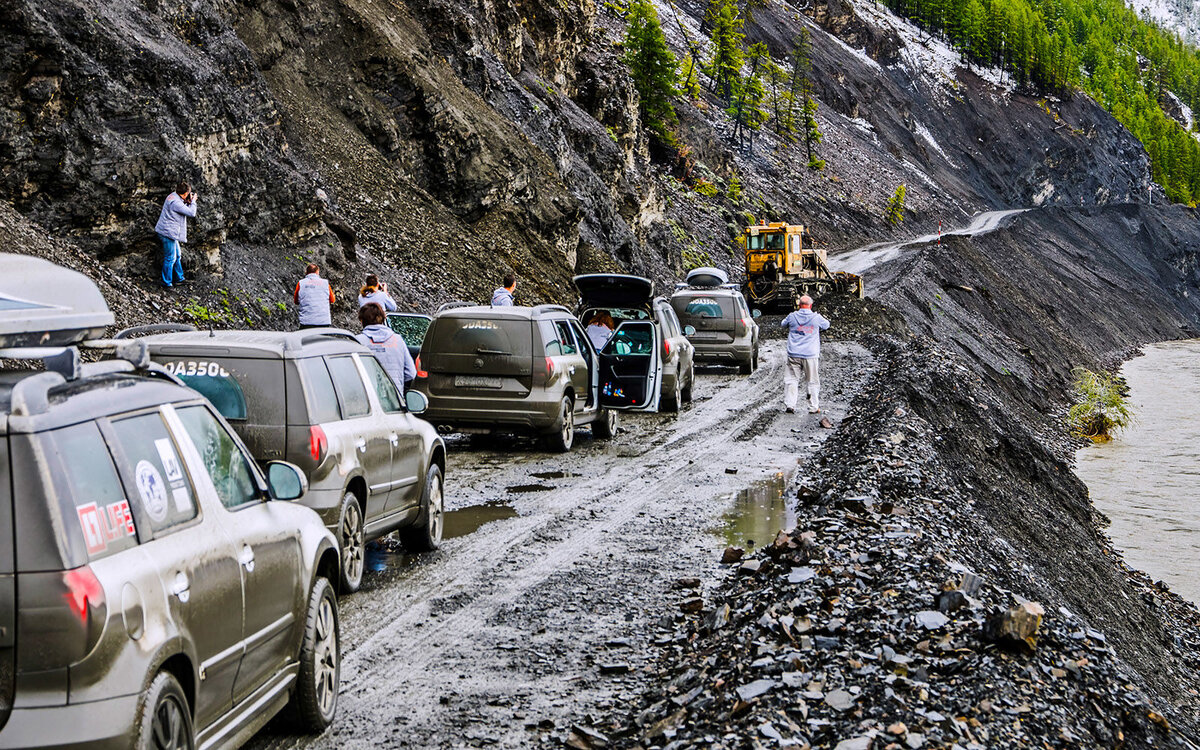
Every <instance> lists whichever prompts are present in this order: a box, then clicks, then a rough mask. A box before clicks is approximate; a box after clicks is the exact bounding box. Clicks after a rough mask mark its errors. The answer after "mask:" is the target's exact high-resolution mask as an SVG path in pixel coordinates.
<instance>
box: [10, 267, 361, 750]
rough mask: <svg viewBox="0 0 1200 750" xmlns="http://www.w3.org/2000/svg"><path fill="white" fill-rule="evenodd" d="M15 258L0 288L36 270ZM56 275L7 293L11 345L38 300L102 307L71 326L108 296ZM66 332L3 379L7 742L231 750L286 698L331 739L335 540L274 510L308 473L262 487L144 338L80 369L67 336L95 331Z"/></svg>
mask: <svg viewBox="0 0 1200 750" xmlns="http://www.w3.org/2000/svg"><path fill="white" fill-rule="evenodd" d="M18 265H20V266H24V265H25V264H24V263H21V264H18ZM47 265H49V264H47ZM9 266H10V264H9V263H8V262H7V258H5V257H4V256H0V271H2V273H0V277H2V278H9V279H13V278H16V279H27V278H29V277H28V276H22V275H21V274H20V273H10V271H11V270H12V269H11V268H10V267H9ZM57 271H58V272H59V274H58V275H57V276H56V277H55V278H54V280H53V283H49V284H31V285H29V286H28V287H27V288H25V289H23V290H22V293H21V296H22V297H23V298H24V299H21V300H14V299H13V298H12V297H9V296H8V295H4V294H3V292H2V291H0V296H3V297H4V298H5V304H4V305H2V306H0V346H4V347H12V346H13V344H14V343H15V342H18V341H20V340H21V339H22V338H23V337H24V336H26V335H27V334H31V333H33V332H34V331H33V328H34V327H35V324H34V323H33V318H31V317H29V316H28V315H24V316H23V314H24V313H30V312H33V313H34V314H37V313H38V307H39V303H36V302H32V303H31V302H30V301H29V300H28V296H29V295H28V292H29V291H30V290H40V289H50V290H53V293H54V294H55V295H56V296H57V295H61V297H62V300H70V303H71V305H72V306H73V309H75V310H78V309H79V308H80V307H81V306H84V307H87V306H90V307H92V308H93V309H92V310H91V311H90V312H85V313H84V314H82V315H68V316H66V317H67V318H74V319H75V320H74V321H68V320H64V321H62V322H67V323H70V324H73V325H77V324H80V319H81V318H88V317H91V318H93V319H94V318H96V317H97V316H96V313H97V311H96V310H95V309H94V305H92V304H91V302H90V301H89V299H86V297H90V295H81V294H79V293H78V292H80V290H86V289H87V288H88V287H90V289H91V290H92V291H94V292H95V296H94V297H92V298H91V300H94V299H95V298H96V297H99V292H98V290H95V287H94V285H92V284H91V282H90V280H87V279H86V278H85V277H83V276H81V275H79V274H73V273H72V272H68V271H65V270H64V269H57ZM22 283H23V282H22ZM42 294H44V292H43V293H42ZM81 298H83V299H81ZM100 299H101V303H102V298H100ZM62 300H60V301H58V302H50V303H49V304H51V305H53V308H55V309H52V310H48V311H46V310H44V308H43V311H46V312H47V314H48V315H51V316H53V315H55V314H56V313H57V312H60V311H62V310H63V309H64V306H63V304H62ZM9 303H12V304H9ZM111 320H112V317H111V314H108V322H109V323H111ZM87 325H90V324H87ZM101 325H103V324H101ZM64 333H65V332H64V331H61V330H59V331H52V330H49V329H47V330H43V332H42V334H41V335H38V336H37V337H36V338H37V339H38V341H39V343H41V344H42V345H43V346H53V347H55V350H54V351H47V350H46V349H45V348H42V349H39V350H28V349H26V350H21V349H15V348H5V349H3V350H2V351H0V357H3V358H8V359H16V358H43V359H44V360H45V364H46V368H47V369H46V371H41V372H37V371H32V370H4V371H0V477H2V481H0V540H2V541H0V748H12V747H84V746H87V747H101V748H104V747H124V748H128V747H131V746H134V747H139V748H148V747H162V746H168V747H181V748H182V747H197V746H201V745H205V746H213V745H236V744H240V743H241V742H243V741H245V739H247V738H248V737H249V736H250V735H252V734H253V733H254V732H256V731H257V730H258V729H259V728H260V727H262V726H263V725H264V724H266V722H267V721H269V720H270V719H271V718H272V717H273V716H274V715H275V714H276V713H277V712H279V711H280V709H282V708H284V707H285V706H286V705H288V704H290V706H291V708H292V711H293V715H294V717H295V718H296V719H297V720H298V723H299V724H300V726H301V727H303V728H305V729H306V730H308V731H315V732H319V731H321V730H323V729H324V728H325V727H327V726H328V725H329V724H330V722H331V721H332V720H333V717H334V714H335V711H336V707H337V696H338V685H339V664H340V652H339V643H338V609H337V601H336V599H335V597H334V592H333V585H332V583H331V582H332V581H334V580H336V578H337V571H338V558H337V544H336V541H335V540H334V538H333V536H332V535H331V534H330V533H329V532H328V530H326V529H325V527H324V525H323V524H322V523H321V520H320V519H319V518H318V517H317V515H316V514H315V513H313V512H312V511H311V510H309V509H308V508H306V507H304V506H303V505H301V504H298V503H292V502H282V501H283V500H287V499H294V498H298V497H300V496H301V495H302V494H303V492H304V490H305V481H304V475H303V473H302V472H300V471H299V469H297V468H296V467H295V466H291V465H289V464H286V463H283V462H271V463H270V464H268V466H267V472H266V476H264V475H263V473H262V472H260V470H259V469H258V467H257V466H256V465H255V463H254V461H253V460H251V458H250V456H249V454H248V453H247V452H246V450H245V448H244V447H243V445H242V443H241V442H240V441H239V440H238V438H237V436H236V435H235V434H234V433H233V432H232V431H231V430H230V429H229V427H228V425H227V424H226V423H225V421H224V420H223V419H222V418H221V417H220V415H218V414H217V413H215V411H214V410H213V408H212V406H211V405H210V404H209V403H208V402H207V401H205V400H204V398H203V397H201V396H200V395H199V394H198V393H196V392H195V391H192V390H190V389H188V388H186V387H184V386H182V385H181V384H180V383H179V381H178V380H176V379H175V378H174V377H172V376H171V375H169V374H168V373H166V372H165V371H164V370H162V369H161V368H158V367H157V366H155V365H154V364H152V363H150V361H149V358H148V356H147V355H146V350H145V347H144V346H142V345H140V344H132V345H128V346H124V347H122V349H121V350H120V356H121V357H123V359H117V360H109V361H103V362H98V363H94V364H85V365H81V364H80V362H79V352H78V350H77V349H75V348H74V347H71V346H67V344H74V343H78V342H79V340H80V339H82V338H86V337H87V332H85V331H81V330H76V331H75V332H74V334H71V335H63V334H64ZM72 339H73V340H72ZM90 343H93V344H94V343H95V342H90Z"/></svg>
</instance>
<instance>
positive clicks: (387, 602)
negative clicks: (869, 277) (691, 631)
mask: <svg viewBox="0 0 1200 750" xmlns="http://www.w3.org/2000/svg"><path fill="white" fill-rule="evenodd" d="M782 344H783V342H782V341H778V340H772V341H764V342H763V350H762V358H761V362H762V366H761V367H760V368H759V370H758V371H757V372H755V373H754V374H753V375H751V376H750V377H742V376H738V375H736V374H732V371H724V370H712V371H704V372H702V373H701V374H700V375H699V376H698V378H697V384H696V388H695V401H694V402H693V403H692V404H691V405H689V406H687V407H686V408H685V409H684V411H683V412H682V413H680V414H679V415H669V414H646V415H623V419H622V422H621V429H620V432H619V434H618V435H617V437H616V438H615V439H613V440H612V441H609V442H598V441H596V442H593V441H592V440H591V439H590V436H586V435H584V436H582V437H581V439H580V442H579V444H577V446H576V448H575V450H574V452H572V453H570V454H568V455H565V456H563V455H553V454H548V453H545V452H543V451H542V450H540V449H539V448H538V447H537V446H536V444H535V443H533V441H529V440H522V439H515V438H484V439H480V438H467V437H465V436H454V437H452V438H450V439H449V440H448V444H449V446H450V457H449V462H450V465H449V468H448V471H447V507H448V509H449V510H450V511H451V513H449V514H448V516H449V517H448V519H447V533H448V534H451V535H455V536H454V538H449V539H447V541H446V542H445V544H444V546H443V548H442V550H440V551H439V552H437V553H434V554H431V555H426V556H423V557H420V558H413V557H409V556H404V555H402V554H399V553H392V552H389V551H388V550H389V549H391V548H392V547H391V545H389V544H387V543H386V541H385V543H384V544H383V545H382V548H381V549H379V550H375V551H374V552H373V554H372V557H371V562H372V563H373V567H374V568H375V570H373V571H372V572H370V573H368V575H367V578H366V581H365V583H364V587H363V589H362V590H361V591H360V592H358V593H357V594H354V595H351V596H348V597H343V598H342V599H341V602H340V604H341V615H342V651H343V665H342V692H341V703H340V706H339V708H338V716H337V719H336V721H335V723H334V725H333V726H332V727H331V728H330V730H329V731H327V732H326V733H325V734H324V735H322V736H320V737H316V738H309V737H295V736H290V735H288V734H287V733H286V731H285V730H284V729H282V728H281V727H280V726H279V725H278V722H276V723H275V724H273V725H271V726H269V727H267V728H266V729H265V730H264V731H263V732H261V733H260V734H259V735H258V736H257V737H256V738H255V739H254V740H253V741H252V743H251V744H250V747H254V748H285V747H287V748H290V747H433V746H437V747H479V746H499V747H520V746H528V745H531V744H538V743H541V742H548V741H556V742H557V741H561V740H562V738H563V737H565V734H566V732H567V731H568V730H569V729H570V727H571V726H572V725H573V724H576V723H582V724H587V723H588V722H589V720H590V717H591V716H592V715H593V712H596V713H599V712H602V711H604V710H606V709H610V708H611V707H613V706H614V705H616V704H617V703H618V702H625V701H630V700H633V699H634V698H635V697H636V696H637V695H638V694H639V692H640V690H641V689H642V686H643V682H644V680H643V679H642V678H641V676H640V674H639V673H640V670H641V669H642V668H643V667H644V666H645V665H646V664H647V663H648V662H649V660H650V659H651V657H652V656H653V652H652V649H651V646H652V644H651V639H652V638H653V637H654V636H653V631H654V629H655V628H654V626H655V623H656V622H658V621H659V620H660V619H661V618H662V617H663V616H665V615H670V614H671V613H672V612H673V611H676V610H677V607H678V601H679V600H680V599H682V598H684V596H686V595H692V594H693V593H695V592H694V591H689V592H687V593H686V594H685V593H684V592H681V591H679V590H676V589H673V588H672V586H673V584H674V583H675V582H676V581H677V579H679V578H682V577H695V578H698V579H700V585H701V587H702V589H701V590H703V588H707V587H708V586H709V585H713V584H715V581H716V578H715V576H714V574H715V572H716V566H717V562H718V557H719V555H720V550H721V549H722V548H723V547H724V546H725V543H726V541H725V535H724V534H723V533H722V531H723V529H724V530H726V531H729V533H732V532H733V531H736V530H741V531H742V532H743V533H744V532H745V529H747V528H751V529H754V528H757V529H761V530H762V535H764V536H765V535H768V534H769V535H770V536H773V533H774V531H773V529H772V528H771V526H772V525H774V524H775V523H778V521H774V520H773V519H772V518H770V517H766V516H765V515H764V517H762V518H755V517H754V516H755V515H756V511H755V510H754V509H753V507H752V506H755V505H756V504H757V503H760V502H764V497H765V498H766V500H765V502H767V503H768V504H769V500H770V496H771V495H772V494H773V493H772V492H771V488H778V489H776V490H775V493H774V494H776V495H777V493H778V491H779V489H781V488H782V485H783V484H784V483H785V482H786V480H787V478H788V477H790V476H791V474H792V473H793V472H794V470H795V468H796V466H797V464H798V463H800V462H803V461H804V460H805V458H806V457H807V456H809V455H811V453H812V451H813V449H814V448H815V447H816V446H817V445H819V444H820V442H821V441H822V440H823V439H824V438H825V437H826V436H827V435H829V434H831V433H832V430H826V429H821V428H820V427H819V426H818V420H817V418H816V417H815V416H810V415H808V414H804V413H801V414H796V415H788V414H784V413H783V410H782V405H781V400H782V399H781V393H782V370H783V346H782ZM824 355H825V356H824V358H823V360H822V378H823V381H824V382H823V391H822V400H823V402H824V404H823V406H824V409H825V412H826V415H827V416H829V417H830V418H831V419H832V421H833V422H834V424H835V425H836V424H837V423H838V421H839V420H840V419H841V417H842V416H843V415H844V413H845V409H846V406H847V404H848V403H849V401H850V399H851V398H853V396H854V394H855V393H856V392H857V391H858V390H859V389H860V388H861V387H862V384H863V381H864V378H865V375H866V373H867V372H868V371H869V370H870V368H871V362H872V359H871V355H870V354H869V353H868V352H867V351H866V350H865V349H864V348H862V347H861V346H859V345H858V344H854V343H840V342H839V343H832V344H827V345H826V347H825V351H824ZM731 472H736V473H731ZM762 480H767V481H766V482H765V483H764V482H763V481H762ZM752 486H756V487H758V488H759V490H760V491H759V492H756V493H745V492H742V491H744V490H747V489H748V488H751V487H752ZM764 488H765V489H766V491H765V492H763V491H761V490H763V489H764ZM739 492H741V498H742V501H741V502H739V501H738V498H739ZM780 507H781V506H780ZM764 513H765V514H768V515H769V513H770V510H769V509H767V510H765V511H760V512H758V513H757V515H763V514H764ZM747 516H749V517H747ZM743 538H744V537H743ZM754 541H756V542H758V543H760V544H761V543H765V542H767V541H770V539H769V538H763V539H761V540H757V539H756V540H754Z"/></svg>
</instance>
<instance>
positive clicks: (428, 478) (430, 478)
mask: <svg viewBox="0 0 1200 750" xmlns="http://www.w3.org/2000/svg"><path fill="white" fill-rule="evenodd" d="M445 528H446V499H445V492H444V483H443V482H442V467H440V466H438V465H437V464H432V465H430V467H429V471H427V472H425V489H423V490H422V491H421V515H420V516H419V520H418V521H417V522H416V523H415V524H413V525H412V526H409V527H407V528H403V529H400V531H399V535H400V543H401V544H403V545H404V549H405V550H407V551H408V552H433V551H434V550H435V549H437V548H438V547H440V546H442V532H443V530H444V529H445Z"/></svg>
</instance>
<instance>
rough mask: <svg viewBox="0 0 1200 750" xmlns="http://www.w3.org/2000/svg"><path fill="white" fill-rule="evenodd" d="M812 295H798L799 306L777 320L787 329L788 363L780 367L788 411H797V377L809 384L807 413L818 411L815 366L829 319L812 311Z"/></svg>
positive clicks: (818, 387) (818, 390)
mask: <svg viewBox="0 0 1200 750" xmlns="http://www.w3.org/2000/svg"><path fill="white" fill-rule="evenodd" d="M812 304H813V301H812V297H809V296H808V295H807V294H806V295H804V296H803V297H801V298H800V308H799V309H798V310H796V311H795V312H793V313H791V314H790V315H788V316H787V317H786V318H784V319H783V322H782V323H780V326H782V327H783V328H786V329H787V332H788V343H787V357H788V360H787V365H785V366H784V369H783V405H784V408H785V409H786V411H787V413H788V414H794V413H795V412H796V401H797V399H798V390H799V386H800V378H801V377H803V378H804V382H805V383H807V384H808V413H809V414H817V413H819V412H820V411H821V404H820V396H821V377H820V375H819V374H818V365H819V364H820V356H821V331H824V330H825V329H826V328H829V321H828V320H826V319H825V317H824V316H822V315H821V314H820V313H815V312H813V310H812Z"/></svg>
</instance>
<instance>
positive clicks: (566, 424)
mask: <svg viewBox="0 0 1200 750" xmlns="http://www.w3.org/2000/svg"><path fill="white" fill-rule="evenodd" d="M574 441H575V413H574V409H572V408H571V402H570V401H566V402H564V403H563V418H562V442H563V445H567V446H569V445H571V444H572V443H573V442H574Z"/></svg>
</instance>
